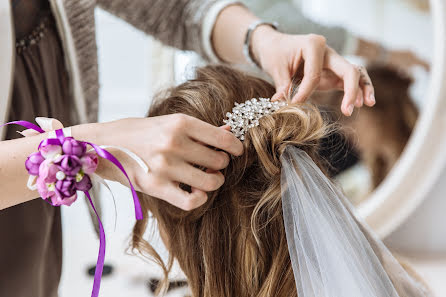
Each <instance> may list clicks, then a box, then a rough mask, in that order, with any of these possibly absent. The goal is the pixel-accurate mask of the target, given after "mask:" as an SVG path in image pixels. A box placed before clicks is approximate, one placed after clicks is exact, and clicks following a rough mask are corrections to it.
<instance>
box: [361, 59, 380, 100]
mask: <svg viewBox="0 0 446 297" xmlns="http://www.w3.org/2000/svg"><path fill="white" fill-rule="evenodd" d="M358 69H359V75H360V77H359V86H360V87H361V90H362V93H363V95H364V96H363V98H364V103H365V105H367V106H373V105H375V103H376V100H375V88H374V87H373V84H372V80H371V79H370V76H369V74H368V73H367V70H366V69H365V68H364V67H362V66H359V67H358Z"/></svg>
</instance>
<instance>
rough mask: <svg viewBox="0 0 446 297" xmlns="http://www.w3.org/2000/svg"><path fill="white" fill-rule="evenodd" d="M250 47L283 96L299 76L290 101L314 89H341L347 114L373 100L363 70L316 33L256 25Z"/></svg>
mask: <svg viewBox="0 0 446 297" xmlns="http://www.w3.org/2000/svg"><path fill="white" fill-rule="evenodd" d="M252 38H253V39H252V51H253V54H254V57H255V58H256V59H257V61H259V63H260V65H261V67H262V68H263V70H264V71H265V72H267V73H268V74H269V75H271V76H272V78H273V79H274V82H275V85H276V90H277V93H276V94H275V96H274V97H273V100H279V99H283V98H284V97H285V96H286V95H287V92H288V90H289V89H290V85H291V82H292V80H293V78H294V77H297V78H302V82H301V84H300V87H299V90H298V92H297V94H296V95H295V96H294V97H293V98H292V102H303V101H305V100H306V99H307V98H308V97H309V96H310V95H311V93H312V92H313V91H314V90H317V89H318V90H329V89H342V90H344V92H345V94H344V98H343V100H342V105H341V110H342V112H343V113H344V114H345V115H347V116H349V115H351V114H352V112H353V109H354V107H355V106H356V107H361V106H362V105H363V104H366V105H368V106H373V105H374V104H375V97H374V89H373V85H372V82H371V80H370V77H369V75H368V74H367V71H366V70H365V69H364V68H358V67H357V66H355V65H353V64H351V63H349V62H348V61H347V60H345V59H344V58H343V57H341V56H340V55H338V54H337V53H336V52H335V51H334V50H333V49H331V48H330V47H328V46H327V45H326V41H325V38H324V37H322V36H319V35H288V34H283V33H280V32H277V31H275V30H274V29H272V28H271V27H269V26H260V27H259V28H257V30H255V31H254V33H253V36H252Z"/></svg>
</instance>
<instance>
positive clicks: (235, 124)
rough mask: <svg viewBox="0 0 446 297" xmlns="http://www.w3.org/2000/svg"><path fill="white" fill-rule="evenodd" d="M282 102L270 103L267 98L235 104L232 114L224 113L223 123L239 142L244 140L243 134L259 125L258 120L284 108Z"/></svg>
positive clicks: (284, 103)
mask: <svg viewBox="0 0 446 297" xmlns="http://www.w3.org/2000/svg"><path fill="white" fill-rule="evenodd" d="M285 105H286V102H284V101H274V102H271V100H270V99H269V98H259V99H257V98H252V99H251V100H247V101H245V103H237V102H236V103H235V106H234V108H232V113H231V112H228V113H226V117H227V118H228V119H227V120H223V122H224V123H225V124H227V125H229V126H230V127H231V132H232V133H234V134H235V136H236V137H237V138H238V139H240V140H245V133H246V132H247V131H248V130H249V129H250V128H253V127H257V126H258V125H259V120H260V119H261V118H262V117H264V116H266V115H269V114H272V113H273V112H275V111H277V110H278V109H280V108H281V107H283V106H285Z"/></svg>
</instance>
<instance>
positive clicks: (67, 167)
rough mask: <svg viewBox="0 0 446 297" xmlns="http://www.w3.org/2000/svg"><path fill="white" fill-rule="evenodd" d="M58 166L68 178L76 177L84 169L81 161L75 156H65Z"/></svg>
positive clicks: (58, 162)
mask: <svg viewBox="0 0 446 297" xmlns="http://www.w3.org/2000/svg"><path fill="white" fill-rule="evenodd" d="M56 164H57V165H58V166H59V168H60V170H62V171H63V172H64V173H65V174H66V175H68V176H75V175H76V174H77V173H78V172H79V170H81V167H82V163H81V160H80V159H79V158H78V157H77V156H74V155H63V156H61V158H60V160H58V161H57V162H56Z"/></svg>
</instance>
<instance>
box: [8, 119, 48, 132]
mask: <svg viewBox="0 0 446 297" xmlns="http://www.w3.org/2000/svg"><path fill="white" fill-rule="evenodd" d="M6 125H19V126H22V127H24V128H26V129H32V130H35V131H37V132H39V133H45V131H43V130H42V128H40V127H39V126H37V125H36V124H33V123H30V122H28V121H13V122H9V123H6V124H3V125H0V128H2V127H4V126H6Z"/></svg>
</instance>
